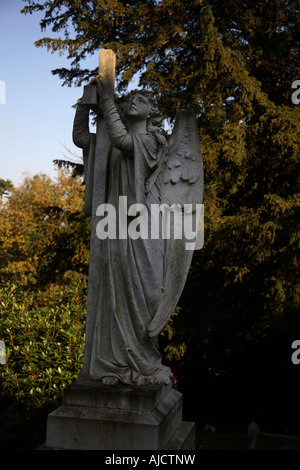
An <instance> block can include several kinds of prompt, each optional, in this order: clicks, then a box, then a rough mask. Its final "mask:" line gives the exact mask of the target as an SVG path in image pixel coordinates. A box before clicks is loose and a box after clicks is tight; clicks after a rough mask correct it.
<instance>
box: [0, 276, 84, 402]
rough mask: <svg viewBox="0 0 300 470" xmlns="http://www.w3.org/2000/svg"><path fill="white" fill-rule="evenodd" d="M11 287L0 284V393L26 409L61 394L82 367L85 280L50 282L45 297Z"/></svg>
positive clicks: (20, 288) (14, 286)
mask: <svg viewBox="0 0 300 470" xmlns="http://www.w3.org/2000/svg"><path fill="white" fill-rule="evenodd" d="M41 297H42V296H41V294H40V299H39V303H37V301H36V295H35V294H33V293H32V292H27V291H25V290H24V289H23V288H22V287H20V286H19V287H18V286H16V285H8V284H7V285H1V286H0V339H1V340H2V341H4V342H5V346H6V363H5V364H4V365H1V366H0V367H1V368H0V394H1V395H5V396H7V397H13V398H14V399H17V400H18V401H19V402H21V403H23V404H26V406H27V407H28V408H31V407H33V408H39V407H40V406H42V405H43V404H45V403H46V402H47V401H49V400H50V399H57V398H59V397H60V395H61V392H62V389H63V388H64V387H65V386H67V385H68V384H70V383H72V382H73V381H74V380H75V379H76V378H77V376H78V373H79V371H80V369H81V367H82V362H83V354H84V326H85V313H86V282H85V279H84V278H83V279H81V282H80V283H79V282H78V280H77V283H76V282H75V281H73V283H71V285H68V286H65V287H58V286H54V287H53V288H52V290H51V289H48V291H47V293H46V294H45V296H44V300H45V302H44V305H43V302H42V298H41Z"/></svg>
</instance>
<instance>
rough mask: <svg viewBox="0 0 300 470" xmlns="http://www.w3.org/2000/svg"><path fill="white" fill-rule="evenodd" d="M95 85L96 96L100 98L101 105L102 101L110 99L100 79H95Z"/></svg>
mask: <svg viewBox="0 0 300 470" xmlns="http://www.w3.org/2000/svg"><path fill="white" fill-rule="evenodd" d="M95 84H96V87H97V94H98V96H99V98H100V103H102V102H103V101H105V100H107V99H110V96H109V94H108V91H107V88H106V86H105V84H104V82H103V81H102V80H100V78H96V79H95Z"/></svg>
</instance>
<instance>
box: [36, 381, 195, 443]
mask: <svg viewBox="0 0 300 470" xmlns="http://www.w3.org/2000/svg"><path fill="white" fill-rule="evenodd" d="M194 445H195V426H194V423H188V422H184V421H182V395H181V394H180V393H179V392H178V391H176V390H174V389H172V386H171V385H169V386H166V385H148V386H144V387H138V386H137V387H131V386H130V387H129V386H126V385H116V386H112V387H110V386H105V385H102V384H100V383H97V382H80V381H78V382H75V383H74V384H72V385H71V386H70V387H68V388H67V389H66V390H65V391H64V395H63V403H62V406H61V407H59V408H58V409H57V410H55V411H53V412H52V413H50V414H49V415H48V422H47V436H46V443H45V446H44V448H46V449H72V450H180V449H181V450H191V449H194Z"/></svg>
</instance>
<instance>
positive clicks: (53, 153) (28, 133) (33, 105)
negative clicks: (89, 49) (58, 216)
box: [0, 0, 98, 185]
mask: <svg viewBox="0 0 300 470" xmlns="http://www.w3.org/2000/svg"><path fill="white" fill-rule="evenodd" d="M24 5H26V4H25V3H24V2H23V0H0V81H1V82H2V85H3V82H4V83H5V91H6V93H5V95H6V96H5V104H4V103H2V101H3V98H2V100H1V96H3V95H1V93H0V101H1V104H0V178H4V179H10V180H11V181H12V182H13V183H14V185H19V184H21V183H22V181H23V179H24V175H25V174H27V175H35V174H37V173H46V174H48V175H49V176H51V177H55V174H56V170H55V167H54V164H53V160H55V159H56V158H64V156H69V154H68V152H67V151H66V150H65V148H64V146H65V147H66V148H67V149H69V150H70V151H71V152H74V153H75V154H77V155H78V156H80V155H81V151H80V149H78V148H77V147H75V146H74V144H73V142H72V126H73V119H74V112H75V111H74V109H73V108H72V105H73V104H74V103H76V101H77V99H78V98H80V96H81V94H82V90H81V89H80V88H78V87H74V88H69V87H62V85H61V83H62V82H61V80H60V79H59V78H58V77H57V76H54V75H52V73H51V70H53V69H55V68H59V67H63V66H68V64H69V61H67V59H66V57H64V56H62V57H61V56H60V55H59V54H58V53H55V54H51V53H49V52H47V50H46V49H44V48H42V49H41V48H37V47H35V45H34V41H36V40H37V39H40V38H41V37H44V36H47V35H48V36H51V32H48V31H47V34H46V33H45V32H41V30H40V26H39V20H40V18H41V15H40V16H39V14H37V13H35V14H32V15H23V14H21V13H20V10H21V9H22V8H23V7H24ZM97 62H98V57H97V55H95V56H93V58H90V59H89V60H88V61H87V64H86V66H90V67H96V66H97ZM1 82H0V86H1ZM2 91H3V90H2Z"/></svg>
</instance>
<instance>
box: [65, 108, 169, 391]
mask: <svg viewBox="0 0 300 470" xmlns="http://www.w3.org/2000/svg"><path fill="white" fill-rule="evenodd" d="M88 116H89V111H88V109H87V108H86V107H84V106H80V105H79V108H78V109H77V112H76V116H75V121H74V129H73V139H74V143H75V144H76V145H78V146H79V147H81V148H83V154H84V170H85V179H86V184H87V187H86V211H87V212H88V211H91V215H92V236H91V238H92V241H91V260H90V273H91V275H90V278H92V281H91V283H90V280H89V299H90V302H88V311H87V325H86V351H85V363H84V367H83V370H82V372H81V377H82V378H88V379H94V380H101V379H102V378H103V377H116V378H118V379H119V380H120V381H121V382H123V383H125V384H137V385H144V384H148V383H155V382H160V383H169V382H170V380H171V371H170V369H169V368H168V367H166V366H164V365H162V363H161V354H160V352H159V349H158V340H157V337H155V338H150V337H149V335H148V332H147V329H148V326H149V324H150V323H151V320H152V319H153V316H154V314H155V312H156V310H157V307H158V305H159V302H160V300H161V297H162V292H163V276H164V240H163V239H161V238H160V239H151V237H148V239H143V238H137V239H132V238H131V237H130V236H128V232H127V237H126V238H120V237H119V236H118V233H117V237H116V238H115V239H111V238H109V237H107V238H106V239H104V240H99V239H98V238H97V236H96V233H95V228H96V224H97V221H98V222H99V218H97V217H96V216H95V212H96V206H95V201H96V202H97V203H98V204H101V203H108V204H111V205H112V206H113V207H114V208H115V209H116V227H117V229H118V227H119V211H118V207H119V197H120V196H123V197H124V196H126V197H127V206H128V207H129V206H132V205H133V204H136V203H140V204H143V205H144V206H145V207H146V210H147V211H150V205H151V204H160V183H159V168H160V165H161V164H162V163H163V161H164V159H165V155H166V142H165V139H164V138H163V137H162V136H161V134H159V133H157V132H155V133H146V134H142V135H133V134H129V133H128V132H127V130H126V128H125V126H124V125H123V123H122V121H121V119H120V116H119V114H118V112H117V110H116V108H115V105H114V103H113V101H110V100H107V101H106V103H105V106H104V121H105V125H106V130H107V134H108V137H109V141H110V143H111V146H110V148H109V149H108V153H109V159H108V166H107V171H106V174H97V168H96V167H95V165H94V159H95V154H96V153H97V145H99V144H98V143H97V139H96V136H95V135H92V134H90V133H89V130H88ZM103 179H105V188H106V189H105V200H102V201H101V200H98V201H97V197H96V196H95V191H96V190H97V185H98V184H99V182H100V184H101V182H102V184H103ZM101 180H102V181H101ZM93 199H94V200H93ZM92 201H93V206H92ZM132 220H133V219H132V217H128V218H127V221H126V224H127V225H126V227H125V232H126V231H127V227H128V224H130V223H131V222H132ZM148 220H149V223H150V220H151V218H150V215H149V217H148ZM123 222H124V221H123ZM123 229H124V226H123Z"/></svg>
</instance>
